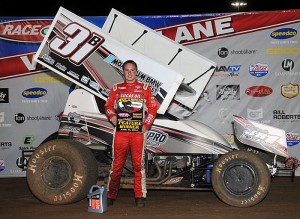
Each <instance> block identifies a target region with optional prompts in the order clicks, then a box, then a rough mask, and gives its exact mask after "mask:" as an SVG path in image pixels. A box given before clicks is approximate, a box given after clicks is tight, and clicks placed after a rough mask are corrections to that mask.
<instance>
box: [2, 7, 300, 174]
mask: <svg viewBox="0 0 300 219" xmlns="http://www.w3.org/2000/svg"><path fill="white" fill-rule="evenodd" d="M60 12H62V10H60ZM65 12H66V10H64V13H65ZM118 14H119V13H118ZM66 15H68V16H66V17H61V18H59V19H58V16H59V14H58V15H57V17H55V19H53V18H52V17H51V18H45V17H34V18H30V17H11V18H10V17H2V18H0V150H1V153H0V177H12V176H15V177H20V176H25V171H24V170H23V167H24V165H26V162H27V159H28V157H27V158H26V157H25V159H24V160H22V159H21V155H22V153H23V151H24V150H32V151H33V150H35V149H36V148H37V147H38V146H39V145H40V144H41V143H42V142H43V141H44V140H46V139H49V138H51V136H52V135H53V134H55V132H57V130H58V127H59V121H58V120H57V119H58V118H59V115H60V113H61V112H62V111H63V110H64V107H65V103H66V100H67V98H68V95H69V93H70V92H72V90H73V87H74V84H77V85H79V86H86V89H87V88H88V89H89V92H91V93H93V94H94V95H97V96H98V97H101V98H104V99H105V98H106V95H107V89H108V88H109V87H111V85H112V84H113V82H114V81H117V82H119V79H122V75H121V69H120V65H121V63H122V62H123V61H124V60H125V59H128V58H132V59H135V58H136V57H143V56H142V55H141V54H140V53H142V54H144V55H145V53H144V52H143V51H140V52H139V53H137V52H138V51H132V50H138V49H140V48H141V47H140V46H141V44H135V46H136V47H135V48H131V49H132V50H131V49H128V48H127V47H124V44H121V43H120V42H119V41H118V40H116V39H115V38H112V36H111V35H110V34H109V32H108V31H104V30H103V29H101V28H102V27H103V25H104V23H105V22H107V24H108V26H109V24H111V22H109V21H110V20H109V21H106V18H107V17H106V16H97V17H88V16H87V17H83V18H84V19H82V18H80V17H78V16H76V15H73V14H72V13H70V12H66ZM131 18H132V19H133V20H135V21H137V22H140V23H141V24H143V25H145V26H146V27H148V28H150V29H152V30H154V31H155V32H157V34H159V35H162V36H166V37H168V38H169V39H170V40H172V41H174V42H176V43H180V44H181V45H182V47H184V48H188V49H189V51H193V53H197V54H201V56H203V57H205V58H207V59H208V60H212V61H213V63H216V65H214V64H213V65H214V66H215V69H214V72H213V74H212V75H211V77H210V79H209V82H208V84H207V85H206V86H205V88H204V90H203V92H202V94H201V96H200V98H199V101H198V102H197V103H196V105H195V107H193V108H191V107H186V105H184V103H180V102H178V101H176V100H174V99H172V97H171V95H170V99H171V101H172V102H171V105H170V106H169V107H167V105H165V106H164V107H165V108H167V109H166V112H167V113H170V114H172V115H175V116H177V117H179V118H180V119H189V120H197V121H199V122H203V123H205V124H207V125H209V126H211V127H212V128H214V129H215V130H217V131H218V132H220V133H222V134H223V136H224V137H225V138H226V139H227V140H228V141H229V142H230V143H233V144H234V143H235V139H234V137H233V129H232V120H233V118H232V117H233V115H239V116H242V117H246V118H249V119H251V120H255V121H256V122H259V123H264V124H270V125H271V126H274V127H278V128H281V129H284V130H285V131H286V139H287V144H288V152H289V155H290V157H289V158H288V159H287V162H286V163H285V164H280V165H292V164H294V165H295V167H296V175H298V176H299V175H300V169H299V159H300V144H299V142H300V128H299V127H300V121H299V120H300V101H299V98H300V97H299V83H300V82H299V75H300V63H299V62H298V61H297V60H299V58H300V57H299V53H300V48H299V30H300V23H299V22H300V10H285V11H266V12H249V13H243V12H239V13H229V14H219V13H218V14H194V15H170V16H132V17H131ZM126 19H127V18H126ZM56 21H57V24H56ZM119 21H120V20H119ZM119 21H118V22H119ZM121 21H122V20H121ZM71 23H74V24H72V25H71ZM133 23H134V22H133ZM75 24H78V26H76V25H75ZM51 25H52V26H51ZM108 26H107V27H108ZM74 27H77V28H80V30H82V32H81V34H86V35H84V36H87V35H88V34H87V33H88V32H90V34H92V33H93V34H94V35H89V36H92V37H94V38H93V39H94V40H96V39H97V40H96V41H95V43H96V44H94V47H93V46H92V44H90V45H86V46H87V47H85V49H86V50H85V52H87V51H93V49H95V47H96V46H98V45H99V47H98V48H97V49H96V50H95V51H94V52H93V53H92V54H91V56H87V57H83V56H81V57H80V56H74V57H72V58H71V59H70V60H67V59H69V57H70V55H68V54H66V53H59V52H61V51H59V52H58V51H56V52H54V51H51V50H50V49H49V47H47V46H48V44H49V43H50V40H53V39H55V38H57V39H59V37H60V39H65V38H64V37H65V36H67V35H68V34H70V33H71V32H69V31H72V30H74V29H73V28H74ZM114 27H118V28H122V26H121V25H118V26H114ZM141 27H142V28H144V27H143V26H141ZM51 28H52V29H51ZM69 28H70V29H69ZM144 29H145V28H144ZM146 29H147V28H146ZM48 30H52V31H48ZM108 30H109V29H108ZM115 30H116V29H112V32H111V34H112V35H113V34H116V32H114V31H115ZM64 31H66V32H64ZM47 34H48V36H47V37H46V38H47V40H48V41H47V42H45V44H44V45H43V46H44V48H43V49H42V50H41V51H39V52H40V54H41V53H43V54H44V55H45V56H44V57H45V60H44V59H41V57H42V56H38V57H39V59H40V62H41V63H40V62H36V61H35V60H34V59H33V57H34V56H35V54H36V52H37V50H38V49H39V48H40V46H41V42H42V41H43V40H44V39H45V36H46V35H47ZM151 34H152V32H151ZM82 36H83V35H81V37H82ZM146 36H148V35H147V34H146ZM116 37H118V36H117V35H116ZM153 37H155V35H153ZM121 38H122V40H124V39H125V38H124V37H123V36H122V35H121ZM103 39H104V41H103ZM132 39H133V38H132ZM142 39H143V40H145V38H142ZM155 39H156V37H155ZM158 39H159V38H158ZM122 40H121V39H120V41H122ZM110 41H111V42H110ZM71 42H72V41H71ZM73 42H74V41H73ZM108 42H110V44H109V45H106V43H108ZM124 42H125V44H126V40H125V41H124ZM141 42H144V41H140V43H141ZM163 42H165V41H163ZM56 43H58V41H57V42H56ZM117 44H118V45H121V47H122V48H126V49H124V51H126V52H122V54H118V52H117V51H115V50H118V48H117V46H116V45H117ZM53 45H56V46H57V45H58V44H53ZM103 45H104V47H103ZM146 45H148V44H146ZM69 46H70V47H69V48H72V47H71V44H69ZM73 46H74V45H73ZM54 48H55V46H54ZM180 48H181V47H180ZM89 49H90V50H89ZM63 52H66V50H64V51H63ZM162 52H164V51H162ZM180 53H181V52H180ZM180 53H179V54H180ZM129 54H130V55H129ZM47 55H48V56H50V57H51V58H52V59H54V60H55V65H51V62H52V61H51V59H47ZM78 55H79V54H78ZM111 55H114V56H116V55H117V56H116V57H117V58H116V59H115V58H114V57H113V56H111ZM149 55H151V54H149ZM173 56H174V54H173ZM106 57H109V59H106V60H105V61H104V59H105V58H106ZM145 57H146V55H145ZM176 57H177V58H179V57H180V56H176ZM176 57H175V58H176ZM181 58H182V57H181ZM81 59H82V60H81ZM137 59H138V58H137ZM66 60H67V61H66ZM112 60H117V61H116V62H115V65H112V64H111V63H112ZM138 60H139V61H141V63H142V64H140V63H139V62H138V64H139V67H140V78H141V79H143V80H145V81H149V82H151V83H152V87H153V91H154V92H157V98H159V97H160V98H161V100H162V99H163V98H164V94H163V92H162V89H160V88H161V87H162V86H161V81H158V79H160V76H159V74H163V73H164V72H165V71H168V72H169V71H170V72H172V73H174V78H176V77H177V82H178V85H177V84H176V83H175V88H176V89H177V88H178V87H176V86H179V89H177V92H178V91H181V90H183V92H182V93H184V94H185V93H186V91H190V93H192V92H193V90H191V89H190V87H189V86H186V85H188V84H187V83H189V82H191V81H183V77H182V76H180V75H177V73H176V71H175V70H174V71H172V67H173V66H171V65H170V66H169V67H168V66H166V65H167V64H168V63H167V64H166V63H165V62H160V61H157V60H156V62H159V63H160V64H161V65H158V66H159V68H158V67H156V68H155V69H152V68H151V66H152V64H153V62H154V61H153V58H152V59H149V60H148V59H147V57H146V58H144V57H143V58H140V59H138ZM146 60H147V61H146ZM169 60H170V59H169ZM46 61H47V62H46ZM56 61H57V62H56ZM81 61H83V62H82V64H81V65H80V62H81ZM119 61H120V62H119ZM176 61H178V60H176ZM58 62H60V64H61V65H57V66H56V64H57V63H58ZM144 62H145V64H143V63H144ZM163 63H164V64H163ZM174 63H176V62H173V64H174ZM171 64H172V63H171ZM177 64H178V63H177ZM45 65H47V67H45ZM98 65H99V66H100V67H99V66H98ZM143 65H144V67H142V66H143ZM53 66H54V67H53ZM155 66H157V64H155ZM49 67H51V68H50V69H51V70H49ZM64 67H65V68H66V70H68V71H66V70H65V71H63V70H64V69H65V68H64ZM98 67H99V69H101V72H109V73H112V74H113V76H111V75H110V74H100V73H99V72H97V71H98V70H97V71H95V69H98ZM79 68H81V69H82V71H78V72H77V69H79ZM170 68H171V70H170ZM147 69H149V71H147ZM154 70H159V71H158V72H157V71H154ZM67 72H69V73H67ZM150 72H151V73H155V74H156V75H150ZM199 72H200V71H199ZM148 74H149V75H148ZM200 74H201V73H199V75H200ZM176 75H177V76H176ZM181 75H183V76H184V77H185V76H186V75H189V74H188V72H183V73H181ZM62 76H64V77H62ZM175 76H176V77H175ZM65 77H68V79H66V78H65ZM102 77H103V78H102ZM77 78H78V79H77ZM81 79H82V80H81ZM169 79H172V78H171V77H169V76H168V80H169ZM69 80H71V82H73V83H70V81H69ZM184 80H186V78H184ZM181 81H183V82H184V83H185V84H184V83H182V84H184V86H183V87H182V84H181V85H179V84H180V82H181ZM104 82H106V83H104ZM108 82H109V83H108ZM186 82H187V83H186ZM169 88H170V86H169ZM175 88H174V90H172V89H171V91H170V93H171V92H173V94H174V93H176V89H175ZM164 89H165V90H167V89H166V88H164ZM189 89H190V90H189ZM175 95H176V94H175ZM165 99H166V97H165ZM170 99H169V100H170ZM181 102H183V101H181ZM161 103H162V101H161ZM28 156H30V154H28Z"/></svg>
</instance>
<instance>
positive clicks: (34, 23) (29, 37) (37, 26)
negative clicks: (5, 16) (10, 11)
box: [0, 20, 52, 43]
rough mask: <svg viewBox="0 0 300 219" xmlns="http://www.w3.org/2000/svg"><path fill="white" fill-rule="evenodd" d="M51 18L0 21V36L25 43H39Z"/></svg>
mask: <svg viewBox="0 0 300 219" xmlns="http://www.w3.org/2000/svg"><path fill="white" fill-rule="evenodd" d="M51 23H52V20H17V21H9V22H3V23H0V38H2V39H5V40H9V41H17V42H27V43H40V42H42V41H43V39H44V36H45V35H46V33H47V30H48V29H49V27H50V25H51Z"/></svg>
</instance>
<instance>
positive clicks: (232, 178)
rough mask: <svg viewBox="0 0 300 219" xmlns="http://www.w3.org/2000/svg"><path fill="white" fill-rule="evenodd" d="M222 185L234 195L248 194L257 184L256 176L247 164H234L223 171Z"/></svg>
mask: <svg viewBox="0 0 300 219" xmlns="http://www.w3.org/2000/svg"><path fill="white" fill-rule="evenodd" d="M223 179H224V185H225V187H226V188H227V190H228V191H230V192H231V193H233V194H235V195H245V194H248V193H250V192H251V191H252V190H253V188H255V186H256V184H257V176H256V173H255V171H254V170H253V168H252V167H251V166H250V165H249V164H247V163H235V164H232V165H230V166H228V168H227V169H226V170H225V171H224V177H223Z"/></svg>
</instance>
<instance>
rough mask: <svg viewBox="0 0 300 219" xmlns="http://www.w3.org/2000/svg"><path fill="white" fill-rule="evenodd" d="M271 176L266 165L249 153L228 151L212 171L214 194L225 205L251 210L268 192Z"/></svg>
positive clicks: (256, 156)
mask: <svg viewBox="0 0 300 219" xmlns="http://www.w3.org/2000/svg"><path fill="white" fill-rule="evenodd" d="M270 183H271V175H270V172H269V170H268V167H267V165H266V163H265V162H264V161H263V160H262V159H261V158H260V157H259V156H258V155H256V154H254V153H252V152H249V151H240V150H237V151H231V152H228V153H226V154H224V155H222V156H221V157H220V158H219V159H218V160H217V161H216V163H215V164H214V167H213V170H212V186H213V189H214V192H215V194H216V195H217V196H218V197H219V198H220V200H222V201H223V202H225V203H226V204H228V205H231V206H235V207H251V206H254V205H256V204H258V203H259V202H261V201H262V200H263V199H264V198H265V197H266V195H267V194H268V192H269V189H270Z"/></svg>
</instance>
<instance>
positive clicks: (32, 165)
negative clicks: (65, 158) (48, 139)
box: [27, 145, 56, 174]
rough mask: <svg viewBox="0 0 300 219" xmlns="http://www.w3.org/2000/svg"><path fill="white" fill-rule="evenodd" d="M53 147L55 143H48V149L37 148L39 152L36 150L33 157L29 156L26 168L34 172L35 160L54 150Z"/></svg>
mask: <svg viewBox="0 0 300 219" xmlns="http://www.w3.org/2000/svg"><path fill="white" fill-rule="evenodd" d="M55 148H56V145H50V146H48V149H47V147H44V148H41V149H40V150H39V152H37V153H36V154H35V155H34V157H33V158H30V160H29V163H28V165H27V169H28V170H31V171H32V173H33V174H34V173H35V171H36V165H34V164H36V162H37V161H38V160H39V159H40V158H41V157H42V156H43V155H44V154H45V153H47V152H50V151H54V150H55ZM31 156H32V155H31Z"/></svg>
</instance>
